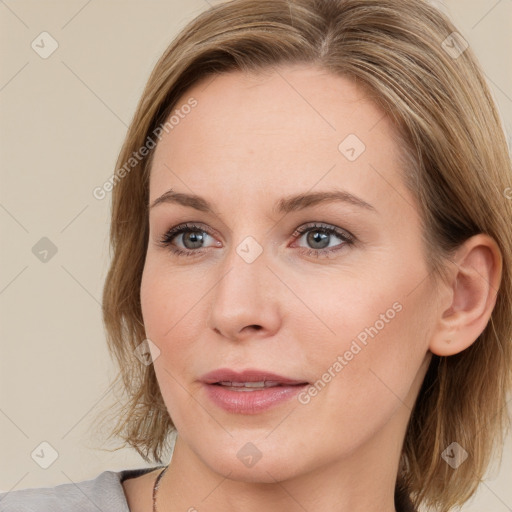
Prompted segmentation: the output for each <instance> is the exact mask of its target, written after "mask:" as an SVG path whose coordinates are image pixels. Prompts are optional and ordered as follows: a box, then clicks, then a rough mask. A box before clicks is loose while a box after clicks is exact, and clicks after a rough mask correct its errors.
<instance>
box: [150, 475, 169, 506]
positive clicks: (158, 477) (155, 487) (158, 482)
mask: <svg viewBox="0 0 512 512" xmlns="http://www.w3.org/2000/svg"><path fill="white" fill-rule="evenodd" d="M168 467H169V465H167V466H165V468H164V469H163V470H162V471H161V472H160V474H159V475H158V476H157V478H156V480H155V485H154V486H153V512H157V510H156V496H157V493H158V487H159V485H160V480H161V479H162V477H163V476H164V473H165V472H166V471H167V468H168Z"/></svg>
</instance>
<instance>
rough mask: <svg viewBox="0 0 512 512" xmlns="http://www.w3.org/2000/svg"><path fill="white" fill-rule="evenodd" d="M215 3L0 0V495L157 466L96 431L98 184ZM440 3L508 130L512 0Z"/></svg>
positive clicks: (485, 487)
mask: <svg viewBox="0 0 512 512" xmlns="http://www.w3.org/2000/svg"><path fill="white" fill-rule="evenodd" d="M436 4H437V5H441V3H440V2H436ZM207 7H208V4H207V2H206V1H205V0H187V1H186V2H184V1H178V0H166V1H157V0H152V1H151V2H143V1H142V0H137V1H123V2H121V1H120V0H108V1H105V0H89V1H87V0H72V1H70V0H66V1H64V0H60V1H48V0H47V1H41V0H33V1H28V0H18V1H15V0H3V1H2V0H0V23H1V28H0V34H1V38H2V41H1V45H0V48H1V50H0V51H1V68H0V129H1V141H2V143H1V148H0V151H1V154H0V162H1V173H2V174H1V180H2V188H1V196H0V229H1V240H2V252H1V264H0V308H1V320H2V321H1V345H0V346H1V353H0V386H1V388H0V433H1V436H0V453H1V455H0V456H1V464H0V490H2V491H8V490H11V489H19V488H25V487H36V486H46V485H56V484H59V483H67V482H77V481H80V480H85V479H89V478H92V477H94V476H96V475H97V474H99V473H100V472H101V471H104V470H106V469H112V470H120V469H125V468H129V467H144V466H146V464H145V463H144V462H143V460H142V459H141V458H140V457H139V456H138V455H136V454H135V452H134V453H131V452H130V451H128V450H125V451H120V452H117V453H109V452H106V451H102V450H101V449H100V447H101V445H102V444H103V440H102V439H97V438H93V437H92V435H91V431H92V428H91V427H92V425H91V422H92V421H93V419H94V417H95V415H96V413H97V412H98V411H99V409H100V408H101V407H105V406H106V405H107V404H108V403H109V400H111V399H112V398H113V397H112V396H111V394H112V393H111V391H110V390H109V389H108V388H109V384H110V382H111V378H112V377H113V375H114V370H113V366H112V364H111V362H110V359H109V357H108V353H107V350H106V347H105V342H104V334H103V327H102V321H101V314H100V313H101V311H100V300H101V290H102V284H103V281H104V278H105V274H106V269H107V263H108V250H107V248H108V245H107V234H108V220H109V207H110V203H109V201H110V197H107V198H106V199H104V200H102V201H100V200H97V199H95V198H94V197H93V195H92V190H93V188H94V187H96V186H101V185H102V184H103V183H104V181H105V180H106V179H107V178H108V177H109V176H110V175H111V174H112V172H113V171H114V165H115V160H116V157H117V153H118V151H119V148H120V145H121V142H122V140H123V137H124V134H125V132H126V128H127V125H128V123H129V121H130V119H131V116H132V114H133V112H134V109H135V106H136V103H137V100H138V98H139V96H140V94H141V92H142V88H143V86H144V84H145V81H146V79H147V78H148V76H149V73H150V71H151V69H152V67H153V65H154V64H155V63H156V60H157V58H158V57H159V56H160V54H161V52H162V51H163V50H164V48H165V47H166V46H167V45H168V44H169V42H170V41H171V40H172V38H173V36H174V35H175V34H176V33H177V31H178V30H179V29H180V28H181V27H183V26H184V25H185V24H186V23H187V22H188V21H189V20H190V19H192V18H193V17H194V16H195V15H197V14H198V13H199V12H201V11H203V10H204V9H206V8H207ZM442 8H443V9H445V10H446V11H447V12H448V13H449V14H450V15H451V16H452V18H453V19H454V21H455V23H456V24H457V26H458V27H459V30H460V32H461V33H462V34H463V35H464V37H465V38H466V39H467V40H468V41H469V43H470V44H471V46H472V47H473V49H474V50H475V51H476V53H477V55H478V56H479V57H480V59H481V62H482V65H483V67H484V70H485V73H486V75H487V78H488V80H489V83H490V85H491V88H492V91H493V93H494V95H495V98H496V101H497V103H498V105H499V107H500V109H501V112H502V114H503V118H504V122H505V125H506V127H507V130H508V133H509V140H510V139H511V134H512V62H511V55H510V54H511V50H512V0H499V1H498V0H469V1H468V0H466V1H464V0H446V4H444V7H442ZM43 31H47V32H49V33H50V34H51V36H52V37H53V38H54V39H55V40H56V41H57V42H58V45H59V46H58V48H57V50H56V51H55V52H54V53H53V54H52V55H51V56H50V57H48V58H47V59H43V58H41V57H40V56H39V55H38V54H37V53H36V52H35V51H34V50H33V49H32V47H31V43H32V41H33V40H35V39H36V37H37V36H38V35H39V34H40V33H41V32H43ZM36 42H37V40H36ZM46 48H48V45H47V46H46ZM42 237H47V238H48V239H50V240H51V242H52V243H53V244H54V245H55V247H56V248H57V253H56V254H55V255H54V256H53V257H50V256H51V253H50V254H49V256H48V261H47V262H46V263H44V262H42V261H40V260H39V259H38V258H37V257H36V256H35V255H34V254H33V252H32V248H33V246H34V245H35V244H36V243H38V241H39V240H40V239H41V238H42ZM42 442H47V443H49V444H50V445H51V446H52V447H53V448H54V449H55V450H56V451H57V452H58V458H57V459H56V460H55V462H54V463H53V464H52V465H51V466H50V467H49V468H48V469H42V468H41V467H39V465H38V464H36V462H35V461H34V460H33V459H32V458H31V453H33V452H34V450H36V448H37V450H36V452H37V453H41V447H40V443H42ZM38 447H39V448H38ZM505 450H506V451H505V456H504V459H503V464H502V466H501V469H500V471H499V472H498V471H496V470H495V471H494V472H492V473H491V475H490V477H489V479H487V480H486V481H485V483H484V484H482V485H481V487H480V491H479V493H478V496H477V497H476V499H475V500H474V502H472V503H470V504H468V505H467V506H466V507H465V508H464V509H463V510H464V511H466V512H476V511H486V512H489V511H492V512H505V511H511V510H512V487H511V485H510V483H511V482H512V441H511V439H510V438H509V440H508V444H507V446H506V448H505ZM43 453H45V457H47V456H48V454H49V453H50V450H49V449H44V446H43ZM36 458H37V457H36ZM40 460H43V458H40ZM45 460H48V459H45ZM507 484H508V485H507Z"/></svg>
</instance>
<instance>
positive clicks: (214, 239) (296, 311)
mask: <svg viewBox="0 0 512 512" xmlns="http://www.w3.org/2000/svg"><path fill="white" fill-rule="evenodd" d="M187 104H188V105H194V106H193V108H188V107H184V108H183V106H184V105H187ZM176 109H178V113H175V112H173V113H174V114H175V116H176V117H175V118H174V120H173V122H172V124H169V125H167V131H168V133H165V132H164V135H163V137H162V139H161V141H160V142H159V143H158V145H157V147H156V149H155V151H156V153H155V155H154V161H153V165H152V169H151V179H150V204H151V205H153V203H154V202H155V201H157V200H158V198H161V196H163V195H164V194H166V193H167V198H166V199H165V198H162V199H161V200H160V201H158V202H157V203H158V204H155V205H154V206H152V207H151V209H150V214H149V224H150V237H149V244H148V250H147V256H146V262H145V267H144V273H143V279H142V287H141V301H142V311H143V318H144V324H145V328H146V335H147V337H148V338H149V339H150V340H151V341H152V342H153V343H154V344H155V345H156V346H157V347H158V349H159V351H160V353H159V355H158V356H155V362H154V368H155V372H156V375H157V379H158V382H159V385H160V389H161V392H162V395H163V398H164V401H165V403H166V406H167V408H168V411H169V414H170V416H171V418H172V420H173V422H174V424H175V425H176V428H177V430H178V433H179V438H180V439H181V441H180V442H182V443H184V446H186V449H187V450H188V451H189V453H190V454H191V456H192V457H194V459H195V461H196V464H203V465H204V466H206V467H208V468H209V469H211V470H213V471H215V472H219V473H222V474H224V475H225V474H228V473H231V478H235V479H241V480H247V481H265V482H271V481H274V479H279V480H280V479H284V478H288V477H292V476H294V475H299V474H304V473H306V472H309V471H313V470H315V469H317V468H321V467H327V466H331V467H333V466H332V465H333V464H334V465H335V464H338V463H340V464H341V463H346V462H347V461H350V463H351V467H353V468H356V467H357V464H360V465H363V464H364V465H366V464H369V463H373V464H381V463H382V462H381V461H382V459H383V458H385V457H388V458H389V457H395V456H396V458H397V457H398V454H399V453H400V448H401V442H402V440H403V436H404V434H405V428H406V423H407V419H408V417H409V414H410V410H411V408H412V406H413V403H414V399H415V397H416V395H417V392H418V390H419V387H420V384H421V382H422V380H423V377H424V374H425V371H426V368H427V365H428V362H429V360H430V353H429V351H428V345H429V338H430V336H431V334H432V332H433V326H434V325H435V323H434V320H433V319H434V318H435V316H436V314H438V312H439V308H438V301H437V300H436V295H435V292H434V288H433V287H432V283H431V276H429V273H428V270H427V266H426V262H425V254H424V251H423V245H422V239H421V230H420V218H419V214H418V210H417V206H416V202H415V200H414V198H413V197H412V195H411V193H410V192H409V191H408V189H407V188H406V187H405V186H404V184H403V180H402V177H401V175H402V172H403V169H402V168H401V166H400V163H399V148H398V146H397V144H396V142H395V140H394V139H393V138H392V135H393V133H394V132H393V127H392V124H391V123H390V121H389V120H388V118H387V117H385V116H384V114H383V112H382V111H381V110H380V109H379V108H378V107H377V106H376V105H375V104H373V103H372V102H370V101H369V100H368V98H367V96H366V95H365V94H364V93H363V91H362V90H361V89H358V88H357V87H356V85H354V83H352V82H351V81H349V80H348V79H346V78H342V77H338V76H335V75H332V74H329V73H327V72H325V71H322V70H320V69H318V68H315V67H308V66H287V67H282V68H279V70H278V72H270V71H269V72H268V73H267V74H265V75H262V74H259V75H251V76H248V75H244V74H242V73H240V72H232V73H228V74H222V75H219V76H217V77H216V78H215V79H209V80H204V81H202V82H200V83H198V84H196V85H195V86H194V87H193V88H191V89H190V90H189V91H187V93H185V94H184V95H183V97H182V98H181V99H180V101H179V102H178V104H177V105H176V107H175V110H176ZM171 190H172V193H173V194H179V195H175V196H172V194H169V193H168V192H169V191H171ZM323 194H325V197H323ZM327 194H330V196H327ZM334 194H337V195H336V196H335V195H334ZM191 195H193V196H197V198H196V199H194V200H192V199H191V198H188V196H191ZM329 197H330V199H329ZM183 224H187V225H188V227H187V229H188V231H182V232H180V233H178V234H176V233H174V234H173V233H170V234H169V230H171V229H172V228H175V227H177V226H182V225H183ZM191 226H192V227H191ZM299 231H300V232H299ZM164 239H166V243H167V245H165V243H163V240H164ZM154 354H156V351H154ZM217 370H218V371H220V373H215V371H217ZM229 371H232V372H237V373H238V375H237V374H234V375H233V374H230V373H229ZM212 372H214V373H213V374H212ZM243 372H246V373H245V374H244V373H243ZM240 374H241V375H240ZM286 379H288V381H287V380H286ZM255 381H256V382H255ZM262 381H267V385H268V384H270V387H266V388H262V387H261V382H262ZM219 382H222V383H223V384H219ZM258 382H259V383H258ZM275 384H279V385H278V386H276V385H275Z"/></svg>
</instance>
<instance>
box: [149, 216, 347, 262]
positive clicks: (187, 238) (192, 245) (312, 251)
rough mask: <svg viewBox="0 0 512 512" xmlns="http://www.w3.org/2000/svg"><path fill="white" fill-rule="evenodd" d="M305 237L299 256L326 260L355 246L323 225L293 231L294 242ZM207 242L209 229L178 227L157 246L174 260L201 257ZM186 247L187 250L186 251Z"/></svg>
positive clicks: (217, 243) (342, 234) (336, 229)
mask: <svg viewBox="0 0 512 512" xmlns="http://www.w3.org/2000/svg"><path fill="white" fill-rule="evenodd" d="M304 235H306V237H305V239H306V242H307V243H308V244H310V245H311V246H312V247H309V248H308V247H302V246H299V248H300V249H301V251H300V252H301V253H305V254H307V255H308V256H316V257H328V256H330V254H331V253H334V252H336V251H339V250H341V249H343V248H344V247H345V246H350V245H352V244H354V242H355V240H356V239H355V237H354V236H353V235H352V234H351V233H349V232H348V231H345V230H342V229H340V228H337V227H334V226H330V225H326V224H317V223H312V224H307V225H304V226H301V227H300V228H298V229H296V230H295V232H294V233H293V235H292V237H293V238H294V239H299V238H302V237H303V236H304ZM179 237H181V242H180V243H181V244H182V245H183V248H182V247H179V246H176V243H175V239H179ZM333 237H336V238H338V239H339V240H341V243H338V244H335V245H334V246H332V245H331V241H332V238H333ZM208 238H213V235H212V234H211V233H210V231H209V230H208V229H205V228H203V227H201V226H198V225H195V224H188V223H187V224H180V225H179V226H176V227H173V228H171V229H170V230H169V231H167V232H166V233H165V235H164V236H163V237H162V238H161V239H160V240H159V245H160V246H162V247H167V248H168V249H169V250H170V251H171V252H172V253H173V254H175V255H176V256H200V255H201V254H203V253H204V252H205V251H206V250H207V249H208V247H205V246H204V243H205V241H206V240H207V239H208ZM187 246H188V247H187ZM214 246H217V247H219V246H220V242H216V241H215V242H214Z"/></svg>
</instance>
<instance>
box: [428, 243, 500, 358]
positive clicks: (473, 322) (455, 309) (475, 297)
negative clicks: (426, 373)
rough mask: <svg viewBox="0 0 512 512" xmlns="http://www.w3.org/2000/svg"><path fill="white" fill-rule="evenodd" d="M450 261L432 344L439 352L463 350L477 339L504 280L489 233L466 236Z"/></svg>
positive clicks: (448, 354)
mask: <svg viewBox="0 0 512 512" xmlns="http://www.w3.org/2000/svg"><path fill="white" fill-rule="evenodd" d="M450 261H451V264H450V265H451V268H450V272H449V278H448V280H447V281H446V282H444V283H443V284H442V285H441V287H443V288H444V291H445V292H446V294H443V297H446V298H445V299H444V300H443V301H442V302H441V303H440V304H441V308H440V311H439V318H438V322H437V326H436V328H435V329H434V332H433V334H432V338H431V340H430V344H429V349H430V351H431V352H432V353H434V354H436V355H438V356H450V355H453V354H457V353H459V352H462V351H463V350H464V349H466V348H468V347H469V346H470V345H472V344H473V343H474V342H475V341H476V340H477V338H478V336H480V334H482V332H483V330H484V329H485V327H486V325H487V323H488V322H489V319H490V317H491V313H492V310H493V308H494V306H495V304H496V296H497V293H498V289H499V286H500V282H501V274H502V256H501V251H500V249H499V247H498V245H497V244H496V242H495V241H494V240H493V239H492V238H491V237H490V236H488V235H485V234H478V235H475V236H473V237H471V238H469V239H468V240H466V241H465V242H464V244H463V245H462V246H461V247H459V248H458V249H457V251H456V253H455V255H454V258H453V260H450Z"/></svg>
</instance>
